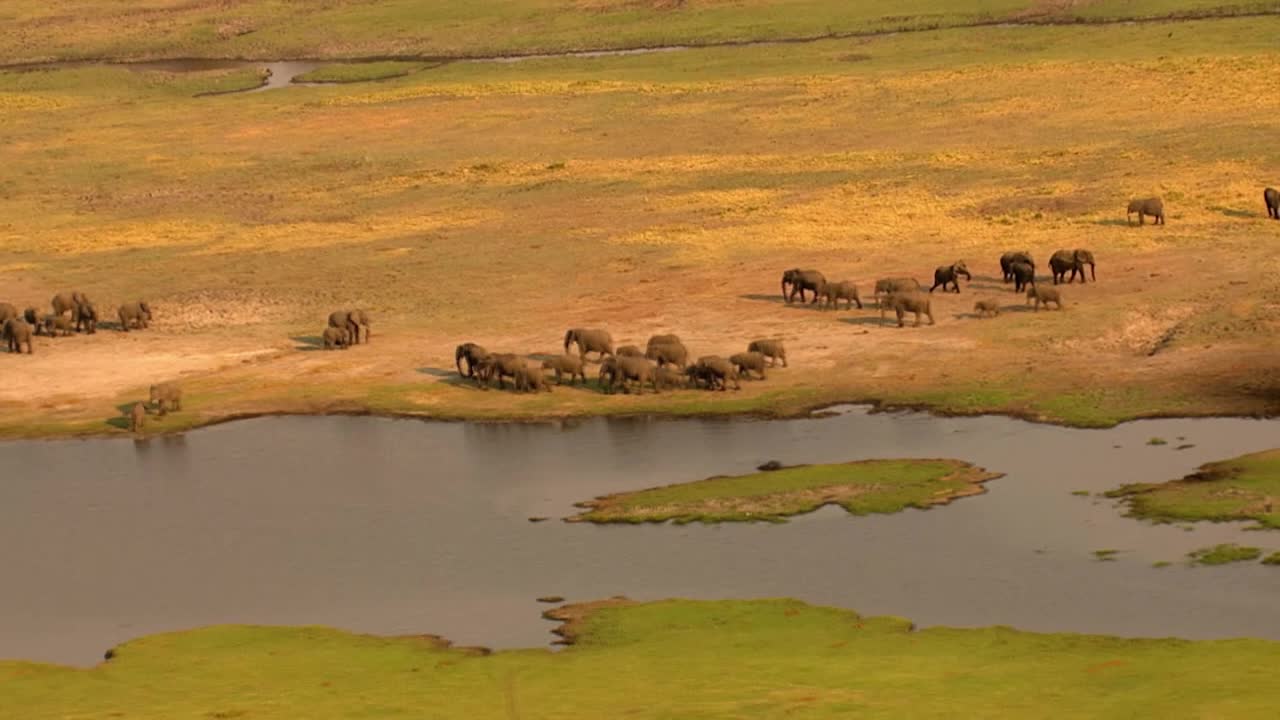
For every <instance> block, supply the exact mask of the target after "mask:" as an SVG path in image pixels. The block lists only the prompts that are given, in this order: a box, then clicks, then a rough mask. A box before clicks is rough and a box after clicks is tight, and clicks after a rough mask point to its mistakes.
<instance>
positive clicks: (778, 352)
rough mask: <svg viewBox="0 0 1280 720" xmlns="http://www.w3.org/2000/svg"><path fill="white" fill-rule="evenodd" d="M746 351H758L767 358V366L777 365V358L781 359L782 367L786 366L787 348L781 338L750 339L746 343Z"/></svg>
mask: <svg viewBox="0 0 1280 720" xmlns="http://www.w3.org/2000/svg"><path fill="white" fill-rule="evenodd" d="M747 352H758V353H760V354H761V355H763V356H765V357H767V358H769V367H773V366H775V365H777V364H778V361H779V360H781V361H782V367H786V366H787V349H786V348H785V347H784V346H783V345H782V341H781V340H770V339H763V340H752V341H751V342H750V343H749V344H748V345H747Z"/></svg>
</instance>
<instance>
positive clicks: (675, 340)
mask: <svg viewBox="0 0 1280 720" xmlns="http://www.w3.org/2000/svg"><path fill="white" fill-rule="evenodd" d="M654 345H684V343H683V342H681V340H680V336H678V335H654V336H653V337H651V338H649V342H648V343H646V344H645V346H644V347H645V350H648V349H650V348H652V347H653V346H654Z"/></svg>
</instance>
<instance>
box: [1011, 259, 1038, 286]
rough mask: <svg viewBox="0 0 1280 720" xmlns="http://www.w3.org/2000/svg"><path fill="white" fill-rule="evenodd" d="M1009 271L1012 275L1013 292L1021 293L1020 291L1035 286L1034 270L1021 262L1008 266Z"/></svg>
mask: <svg viewBox="0 0 1280 720" xmlns="http://www.w3.org/2000/svg"><path fill="white" fill-rule="evenodd" d="M1009 271H1010V272H1011V273H1012V274H1013V291H1014V292H1022V289H1023V288H1025V287H1027V286H1028V285H1035V284H1036V268H1035V266H1034V265H1029V264H1027V263H1024V262H1022V261H1018V262H1015V263H1014V264H1012V265H1010V266H1009Z"/></svg>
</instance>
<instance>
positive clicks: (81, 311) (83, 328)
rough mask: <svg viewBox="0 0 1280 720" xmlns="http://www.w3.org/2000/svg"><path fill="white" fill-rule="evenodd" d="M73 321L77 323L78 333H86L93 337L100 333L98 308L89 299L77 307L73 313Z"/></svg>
mask: <svg viewBox="0 0 1280 720" xmlns="http://www.w3.org/2000/svg"><path fill="white" fill-rule="evenodd" d="M71 319H72V320H74V321H75V324H76V332H84V333H87V334H89V335H92V334H94V333H96V332H98V307H97V306H96V305H94V304H93V303H92V302H89V299H88V298H85V299H84V301H83V302H81V303H79V304H78V305H76V308H75V310H74V311H72V315H71Z"/></svg>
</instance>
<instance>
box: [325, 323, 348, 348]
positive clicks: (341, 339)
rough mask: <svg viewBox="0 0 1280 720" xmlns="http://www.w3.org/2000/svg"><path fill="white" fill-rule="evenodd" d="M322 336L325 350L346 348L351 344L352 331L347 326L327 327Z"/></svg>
mask: <svg viewBox="0 0 1280 720" xmlns="http://www.w3.org/2000/svg"><path fill="white" fill-rule="evenodd" d="M321 337H322V339H323V340H324V349H325V350H346V349H347V347H349V346H350V345H351V331H350V330H348V329H346V328H336V327H327V328H325V329H324V333H323V334H322V336H321Z"/></svg>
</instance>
